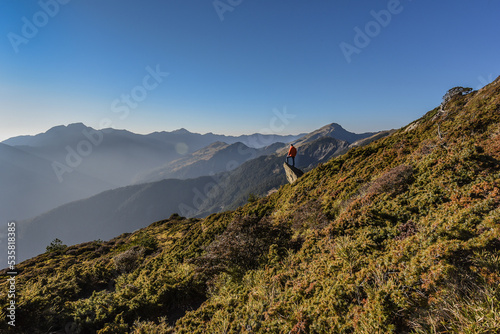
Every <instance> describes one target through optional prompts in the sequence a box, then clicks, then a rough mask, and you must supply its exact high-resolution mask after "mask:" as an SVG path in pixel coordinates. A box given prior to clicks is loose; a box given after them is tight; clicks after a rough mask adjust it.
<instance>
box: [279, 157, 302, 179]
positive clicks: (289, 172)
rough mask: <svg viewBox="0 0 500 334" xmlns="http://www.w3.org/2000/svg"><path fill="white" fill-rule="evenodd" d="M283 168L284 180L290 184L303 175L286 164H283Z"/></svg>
mask: <svg viewBox="0 0 500 334" xmlns="http://www.w3.org/2000/svg"><path fill="white" fill-rule="evenodd" d="M283 168H284V169H285V173H286V178H287V180H288V182H290V184H292V183H294V182H295V181H297V179H298V178H299V177H301V176H302V175H304V172H303V171H301V170H300V169H298V168H295V167H293V166H291V165H289V164H287V163H286V162H285V163H283Z"/></svg>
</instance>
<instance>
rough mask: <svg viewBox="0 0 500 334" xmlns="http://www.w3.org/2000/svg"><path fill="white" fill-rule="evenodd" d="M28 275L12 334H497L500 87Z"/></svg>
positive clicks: (37, 266) (21, 280)
mask: <svg viewBox="0 0 500 334" xmlns="http://www.w3.org/2000/svg"><path fill="white" fill-rule="evenodd" d="M18 270H19V272H20V274H19V276H18V277H17V285H16V286H17V288H18V299H17V300H16V301H17V309H16V324H17V326H16V328H11V331H10V332H12V333H15V332H16V331H17V332H19V333H47V332H50V331H56V330H63V329H64V328H70V329H71V331H72V332H73V333H190V334H191V333H297V334H298V333H496V332H498V328H500V288H499V286H500V81H499V80H497V81H496V82H494V83H493V84H491V85H489V86H487V87H485V88H483V89H482V90H480V91H474V92H467V94H455V95H453V96H452V97H450V98H449V100H448V101H447V103H446V106H445V108H444V109H443V110H441V109H440V108H436V109H435V110H432V111H430V112H428V113H427V114H426V115H424V116H423V117H422V118H421V119H420V120H418V121H416V122H414V123H412V125H410V126H408V127H406V128H402V129H400V130H399V131H397V132H396V133H394V134H393V135H391V136H389V137H387V138H384V139H381V140H378V141H376V142H374V143H372V144H370V145H368V146H366V147H363V148H354V149H352V150H350V151H349V152H348V153H346V154H345V155H343V156H341V157H338V158H335V159H332V160H330V161H329V162H327V163H324V164H322V165H320V166H318V167H317V168H315V169H314V170H312V171H310V172H308V173H306V174H305V175H304V176H303V177H301V178H300V179H299V180H298V181H297V182H296V183H294V184H293V185H285V186H283V187H281V188H280V189H279V190H278V191H277V192H275V193H273V194H271V195H269V196H267V197H263V198H255V200H252V201H250V203H247V204H246V205H245V206H243V207H240V208H238V209H236V210H235V211H230V212H224V213H219V214H213V215H210V216H208V217H206V218H204V219H186V218H183V217H179V216H178V215H173V216H172V217H170V218H169V219H167V220H164V221H159V222H156V223H153V224H151V225H150V226H148V227H146V228H144V229H142V230H139V231H136V232H134V233H132V234H124V235H121V236H119V237H117V238H115V239H112V240H110V241H104V242H101V241H99V242H97V241H96V242H90V243H86V244H81V245H76V246H70V247H67V248H65V249H62V250H58V251H56V252H47V253H45V254H42V255H40V256H38V257H36V258H33V259H31V260H28V261H25V262H23V263H21V264H20V265H19V266H18ZM0 289H1V295H0V302H1V304H2V305H3V307H2V313H1V315H0V321H1V323H0V329H1V330H7V327H8V325H7V321H6V313H5V309H6V306H7V303H8V299H7V295H6V291H7V290H8V289H7V285H6V283H5V281H4V282H2V283H1V285H0Z"/></svg>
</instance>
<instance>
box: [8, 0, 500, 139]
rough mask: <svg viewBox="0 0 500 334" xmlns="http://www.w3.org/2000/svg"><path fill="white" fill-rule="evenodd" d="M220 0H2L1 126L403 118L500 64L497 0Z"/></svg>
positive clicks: (486, 76) (305, 126) (29, 129)
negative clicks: (283, 116) (279, 114)
mask: <svg viewBox="0 0 500 334" xmlns="http://www.w3.org/2000/svg"><path fill="white" fill-rule="evenodd" d="M61 2H62V4H61ZM398 2H399V4H398ZM55 4H57V6H56V5H55ZM215 4H217V5H218V6H219V7H218V8H219V9H218V10H219V12H218V11H217V9H216V8H215V6H214V2H213V1H211V0H203V1H202V0H149V1H138V0H134V1H133V0H106V1H103V0H70V1H69V0H41V1H31V0H26V1H19V0H2V1H1V2H0V37H1V39H0V40H1V42H0V48H1V52H0V140H3V139H6V138H8V137H12V136H15V135H21V134H35V133H39V132H43V131H46V130H47V129H48V128H50V127H52V126H55V125H59V124H68V123H73V122H83V123H85V124H86V125H89V126H93V127H96V128H98V127H99V124H100V122H101V121H102V120H104V119H108V120H109V121H110V122H111V123H110V124H111V126H112V127H114V128H126V129H129V130H131V131H134V132H139V133H149V132H153V131H161V130H167V131H171V130H174V129H177V128H181V127H184V128H187V129H188V130H190V131H194V132H200V133H205V132H209V131H211V132H215V133H224V134H241V133H254V132H261V131H265V130H266V129H270V128H271V130H272V129H274V130H275V131H276V132H278V133H281V134H289V133H294V134H295V133H299V132H304V131H312V130H314V129H316V128H319V127H321V126H323V125H325V124H327V123H331V122H337V123H339V124H341V125H343V126H344V127H345V128H346V129H348V130H350V131H354V132H362V131H373V130H381V129H388V128H397V127H401V126H403V125H406V124H407V123H409V122H411V121H412V120H414V119H416V118H418V117H420V116H421V115H422V114H423V113H425V112H426V111H428V110H430V109H432V108H434V107H435V106H437V105H438V104H439V103H440V102H441V97H442V96H443V95H444V94H445V92H446V90H447V89H449V88H451V87H454V86H458V85H460V86H469V87H473V88H477V87H479V86H483V85H484V84H486V83H487V82H489V81H491V80H492V79H494V78H496V77H497V76H498V75H500V62H499V60H500V52H499V51H500V24H499V23H498V22H499V21H498V18H499V14H500V2H499V1H498V0H476V1H469V0H467V1H465V0H462V1H457V0H454V1H452V0H439V1H436V0H434V1H431V0H413V1H410V0H401V1H397V0H381V1H379V0H377V1H374V0H362V1H349V0H338V1H337V0H329V1H327V0H316V1H306V0H289V1H275V0H243V1H240V0H221V1H219V2H215ZM224 6H225V7H224ZM44 8H45V9H44ZM382 10H384V11H385V12H380V11H382ZM372 11H374V13H379V15H381V16H380V17H379V21H380V23H376V19H375V17H374V16H373V15H372V13H373V12H372ZM384 13H385V14H387V13H390V18H389V17H388V16H387V15H385V16H384ZM33 27H34V28H36V30H34V29H33ZM356 27H358V28H359V30H357V31H358V32H359V31H360V30H361V31H362V33H363V34H366V33H367V31H366V29H368V33H369V35H366V36H367V37H368V38H369V43H368V41H367V40H366V36H365V38H363V37H359V36H358V37H357V38H356V35H357V34H358V32H357V31H356V30H355V28H356ZM370 35H371V36H370ZM342 45H343V46H344V51H343V48H342V47H341V46H342ZM346 45H350V46H352V48H349V49H347V50H349V52H347V54H348V56H347V57H346V55H345V54H346ZM354 48H355V49H354ZM353 50H356V52H354V51H353ZM348 59H349V60H350V62H348V61H347V60H348ZM147 67H149V69H150V71H154V70H156V69H157V68H158V70H159V71H160V72H162V73H166V72H168V76H160V77H158V78H159V80H160V81H161V82H159V83H158V82H157V81H155V80H154V78H153V77H147V76H148V75H149V74H148V73H149V72H148V70H147V69H146V68H147ZM162 75H164V74H162ZM145 87H147V89H146V88H145ZM132 93H133V94H132ZM124 95H129V96H130V97H129V100H128V102H126V100H124V99H123V96H124ZM134 96H135V97H134ZM130 99H131V100H130ZM285 109H286V113H287V114H290V115H295V117H294V118H293V119H292V118H289V119H287V124H283V123H280V122H279V121H277V119H276V116H275V113H274V112H276V111H277V110H279V111H280V112H283V110H285ZM273 110H274V112H273ZM283 125H284V126H283Z"/></svg>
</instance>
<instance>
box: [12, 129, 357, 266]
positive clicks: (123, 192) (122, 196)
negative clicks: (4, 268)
mask: <svg viewBox="0 0 500 334" xmlns="http://www.w3.org/2000/svg"><path fill="white" fill-rule="evenodd" d="M348 146H349V144H348V143H347V142H345V141H341V140H337V139H334V138H331V137H324V138H319V139H316V140H313V141H312V142H309V143H304V144H302V145H301V146H298V149H299V154H298V155H297V158H296V162H297V165H298V166H305V168H304V169H305V170H309V169H310V168H312V167H313V166H315V165H316V164H317V163H320V162H323V161H326V160H328V159H330V158H331V157H334V156H337V155H339V154H342V153H344V152H345V151H346V150H347V149H348ZM281 147H283V144H279V143H276V144H275V145H271V146H270V147H269V148H268V150H270V151H272V152H276V149H277V148H281ZM238 149H239V153H237V154H240V155H241V152H242V151H241V150H243V149H249V148H248V147H247V146H245V145H243V144H241V143H238V144H233V145H227V144H224V143H215V144H212V145H211V146H210V147H207V148H206V150H205V151H206V152H207V156H208V159H207V160H206V161H210V160H211V159H215V157H217V154H218V153H220V152H225V153H226V154H228V153H232V154H234V153H235V150H236V151H238ZM264 151H265V150H264ZM201 152H203V150H201ZM249 152H257V153H255V154H258V152H263V151H262V150H252V149H251V150H250V151H249ZM192 157H193V156H191V158H192ZM187 159H188V158H187ZM284 159H285V156H284V155H283V154H282V153H274V154H271V155H261V156H258V157H257V158H254V159H251V160H248V161H246V162H244V163H242V164H241V165H239V166H238V167H237V168H235V169H234V170H232V171H228V172H221V173H218V174H216V175H213V176H202V177H198V178H194V179H187V180H176V179H167V180H162V181H157V182H153V183H146V184H139V185H134V186H127V187H123V188H118V189H113V190H109V191H105V192H103V193H101V194H98V195H95V196H93V197H90V198H88V199H83V200H80V201H76V202H72V203H69V204H66V205H63V206H61V207H59V208H56V209H54V210H51V211H50V212H47V213H45V214H42V215H40V216H38V217H35V218H33V219H30V220H26V221H22V222H20V223H19V226H20V229H21V233H20V236H19V240H20V244H21V245H22V247H20V248H22V253H21V254H20V255H19V256H20V257H21V258H27V257H31V256H34V255H36V254H38V253H40V252H43V251H44V249H45V247H46V246H47V245H48V244H49V243H50V242H51V241H52V240H53V239H55V238H59V239H61V240H63V241H64V242H65V243H67V244H75V243H79V242H83V241H90V240H94V239H106V238H110V237H111V236H113V235H117V234H120V233H124V232H130V231H133V230H135V229H137V228H141V227H144V226H146V225H147V223H148V222H151V221H154V220H158V219H161V217H167V216H170V215H171V214H173V213H180V214H182V215H185V216H206V215H208V214H210V213H214V212H219V211H222V210H227V209H230V208H235V207H237V206H239V205H241V204H244V203H246V201H247V199H248V196H249V194H255V195H256V196H262V195H265V194H267V193H268V192H270V191H271V190H273V189H276V188H278V187H280V186H281V185H283V184H285V183H286V182H287V181H286V178H285V174H284V172H283V170H282V167H281V165H282V164H283V161H284ZM188 160H189V159H188ZM203 161H204V160H197V162H198V163H201V162H203ZM206 161H205V162H206ZM222 161H227V157H225V158H224V159H222ZM233 162H234V163H235V164H236V163H237V162H236V160H233ZM207 166H208V165H207Z"/></svg>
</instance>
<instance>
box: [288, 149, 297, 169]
mask: <svg viewBox="0 0 500 334" xmlns="http://www.w3.org/2000/svg"><path fill="white" fill-rule="evenodd" d="M296 155H297V149H296V148H295V146H293V144H290V149H288V155H287V156H286V163H287V164H288V159H289V158H292V166H293V167H295V156H296Z"/></svg>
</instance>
